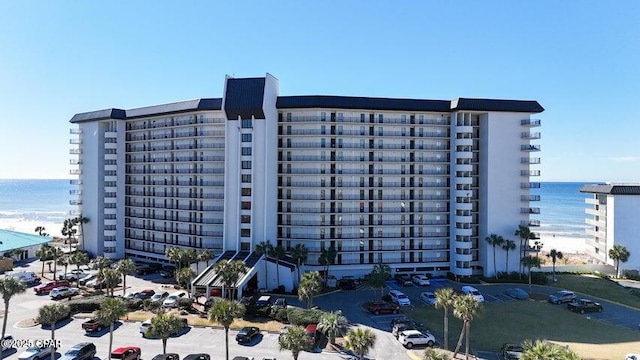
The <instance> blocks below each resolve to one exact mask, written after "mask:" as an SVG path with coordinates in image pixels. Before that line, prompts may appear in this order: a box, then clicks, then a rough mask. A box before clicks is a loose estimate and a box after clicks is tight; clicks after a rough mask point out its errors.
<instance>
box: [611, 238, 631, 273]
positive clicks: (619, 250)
mask: <svg viewBox="0 0 640 360" xmlns="http://www.w3.org/2000/svg"><path fill="white" fill-rule="evenodd" d="M629 256H631V253H629V250H627V248H626V247H624V246H622V245H620V244H615V245H613V247H612V248H611V249H609V257H610V258H611V259H612V260H613V261H614V262H615V266H616V276H617V277H620V263H621V262H623V263H625V262H627V261H628V260H629Z"/></svg>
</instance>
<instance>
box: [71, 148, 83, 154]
mask: <svg viewBox="0 0 640 360" xmlns="http://www.w3.org/2000/svg"><path fill="white" fill-rule="evenodd" d="M69 154H71V155H80V154H82V150H80V149H69Z"/></svg>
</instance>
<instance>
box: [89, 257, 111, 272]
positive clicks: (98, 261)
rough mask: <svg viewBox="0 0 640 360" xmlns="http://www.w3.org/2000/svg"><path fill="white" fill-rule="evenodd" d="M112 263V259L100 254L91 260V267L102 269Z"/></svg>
mask: <svg viewBox="0 0 640 360" xmlns="http://www.w3.org/2000/svg"><path fill="white" fill-rule="evenodd" d="M109 265H111V259H107V258H106V257H104V256H98V257H97V258H95V259H93V260H91V268H92V269H94V270H100V269H104V268H107V267H109Z"/></svg>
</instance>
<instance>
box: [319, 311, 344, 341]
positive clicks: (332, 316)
mask: <svg viewBox="0 0 640 360" xmlns="http://www.w3.org/2000/svg"><path fill="white" fill-rule="evenodd" d="M347 324H348V322H347V318H345V317H344V316H343V315H342V311H340V310H338V311H332V312H329V313H324V314H323V315H322V317H321V318H320V322H319V323H318V331H320V332H321V333H323V334H324V335H325V336H326V337H327V338H329V342H330V343H331V344H335V343H336V337H338V336H340V334H342V329H343V328H344V327H345V326H347Z"/></svg>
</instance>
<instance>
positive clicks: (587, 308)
mask: <svg viewBox="0 0 640 360" xmlns="http://www.w3.org/2000/svg"><path fill="white" fill-rule="evenodd" d="M567 309H569V310H571V311H575V312H579V313H580V314H584V313H586V312H602V305H600V303H597V302H595V301H593V300H589V299H578V300H576V301H574V302H570V303H568V304H567Z"/></svg>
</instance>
